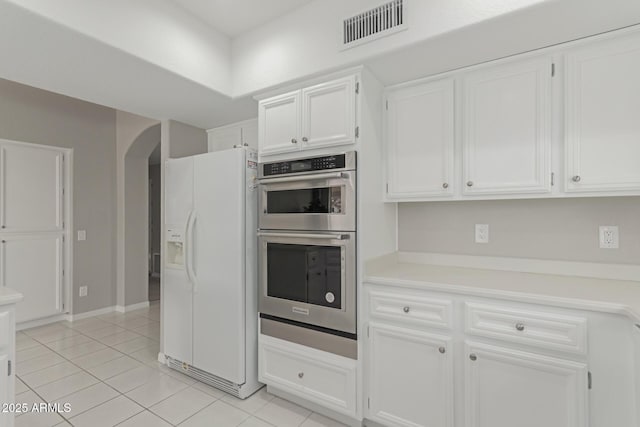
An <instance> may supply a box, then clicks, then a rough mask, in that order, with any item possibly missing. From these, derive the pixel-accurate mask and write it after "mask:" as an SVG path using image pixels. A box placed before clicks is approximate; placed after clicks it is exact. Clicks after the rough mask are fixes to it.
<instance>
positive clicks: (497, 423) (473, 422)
mask: <svg viewBox="0 0 640 427" xmlns="http://www.w3.org/2000/svg"><path fill="white" fill-rule="evenodd" d="M587 376H588V371H587V365H586V363H582V362H576V361H571V360H565V359H559V358H556V357H550V356H544V355H541V354H536V353H529V352H523V351H518V350H514V349H511V348H506V347H495V346H491V345H485V344H479V343H473V342H467V344H466V345H465V406H464V407H465V420H466V423H465V426H466V427H513V426H518V427H541V426H544V427H585V426H587V425H588V423H587V419H588V410H587V393H588V386H587Z"/></svg>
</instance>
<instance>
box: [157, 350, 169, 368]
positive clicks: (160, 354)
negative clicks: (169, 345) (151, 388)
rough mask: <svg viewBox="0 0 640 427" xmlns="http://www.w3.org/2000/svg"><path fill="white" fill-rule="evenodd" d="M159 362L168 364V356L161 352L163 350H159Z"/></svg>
mask: <svg viewBox="0 0 640 427" xmlns="http://www.w3.org/2000/svg"><path fill="white" fill-rule="evenodd" d="M158 362H159V363H162V364H163V365H166V364H167V358H166V356H165V355H164V353H163V352H161V351H159V352H158Z"/></svg>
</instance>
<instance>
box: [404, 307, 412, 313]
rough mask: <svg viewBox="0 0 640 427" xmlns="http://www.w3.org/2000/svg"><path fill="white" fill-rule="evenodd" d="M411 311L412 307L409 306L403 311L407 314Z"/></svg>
mask: <svg viewBox="0 0 640 427" xmlns="http://www.w3.org/2000/svg"><path fill="white" fill-rule="evenodd" d="M410 310H411V307H409V306H407V307H404V308H403V309H402V311H404V312H405V313H408V312H409V311H410Z"/></svg>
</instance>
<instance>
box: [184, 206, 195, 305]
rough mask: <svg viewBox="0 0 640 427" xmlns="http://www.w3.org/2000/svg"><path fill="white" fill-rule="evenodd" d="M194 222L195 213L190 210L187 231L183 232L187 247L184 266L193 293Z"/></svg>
mask: <svg viewBox="0 0 640 427" xmlns="http://www.w3.org/2000/svg"><path fill="white" fill-rule="evenodd" d="M195 223H196V213H195V211H191V212H190V213H189V219H188V220H187V231H186V233H185V247H186V249H187V256H186V257H185V258H186V259H185V267H186V270H187V277H188V278H189V282H191V289H192V291H193V292H194V293H195V292H196V274H195V271H194V270H193V253H194V245H193V240H194V239H193V226H194V224H195Z"/></svg>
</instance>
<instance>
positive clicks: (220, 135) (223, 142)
mask: <svg viewBox="0 0 640 427" xmlns="http://www.w3.org/2000/svg"><path fill="white" fill-rule="evenodd" d="M207 140H208V148H209V152H212V151H222V150H229V149H231V148H234V147H236V146H239V145H246V146H249V147H251V148H253V149H254V150H257V149H258V119H257V118H256V119H249V120H244V121H241V122H237V123H232V124H230V125H226V126H221V127H218V128H214V129H209V130H207Z"/></svg>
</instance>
